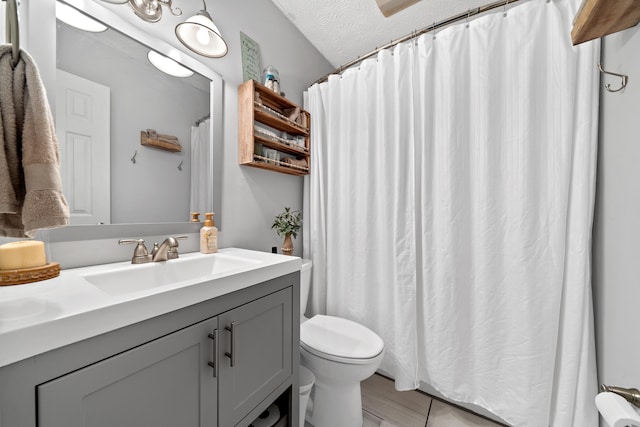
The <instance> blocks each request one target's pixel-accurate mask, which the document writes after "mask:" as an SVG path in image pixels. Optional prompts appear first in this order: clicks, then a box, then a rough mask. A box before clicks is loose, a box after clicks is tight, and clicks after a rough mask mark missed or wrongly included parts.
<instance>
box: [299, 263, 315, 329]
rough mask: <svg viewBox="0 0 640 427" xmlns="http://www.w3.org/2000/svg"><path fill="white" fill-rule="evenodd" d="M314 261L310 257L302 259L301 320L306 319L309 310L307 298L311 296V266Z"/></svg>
mask: <svg viewBox="0 0 640 427" xmlns="http://www.w3.org/2000/svg"><path fill="white" fill-rule="evenodd" d="M312 265H313V263H312V262H311V260H310V259H303V260H302V267H300V320H301V321H302V320H303V319H304V312H305V311H306V310H307V299H308V298H309V289H311V266H312Z"/></svg>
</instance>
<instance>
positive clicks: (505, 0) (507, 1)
mask: <svg viewBox="0 0 640 427" xmlns="http://www.w3.org/2000/svg"><path fill="white" fill-rule="evenodd" d="M519 1H521V0H500V1H497V2H494V3H489V4H487V5H484V6H480V7H476V8H474V9H469V10H468V11H467V12H464V13H460V14H458V15H454V16H451V17H449V18H447V19H445V20H442V21H440V22H434V23H433V24H432V25H430V26H428V27H425V28H423V29H421V30H417V31H413V32H412V33H411V34H407V35H406V36H403V37H400V38H399V39H396V40H392V41H390V42H389V43H387V44H385V45H384V46H380V47H377V48H375V49H374V50H372V51H371V52H369V53H367V54H365V55H363V56H359V57H357V58H356V59H354V60H352V61H350V62H347V63H346V64H343V65H341V66H340V67H339V68H336V69H335V70H333V71H332V72H330V73H329V74H327V75H325V76H323V77H320V78H319V79H318V80H316V81H315V82H313V84H312V85H311V86H313V85H314V84H316V83H323V82H326V81H327V80H328V79H329V76H331V75H333V74H340V73H342V72H343V71H344V70H346V69H348V68H351V67H353V66H354V65H356V64H359V63H360V62H362V61H364V60H365V59H367V58H370V57H372V56H373V55H375V54H377V53H378V52H380V51H381V50H385V49H389V48H390V47H393V46H395V45H397V44H399V43H403V42H406V41H407V40H411V39H414V38H416V37H419V36H421V35H423V34H425V33H428V32H430V31H435V30H438V29H440V28H442V27H446V26H447V25H451V24H453V23H456V22H459V21H462V20H465V19H469V18H471V17H472V16H476V15H480V14H481V13H485V12H488V11H490V10H493V9H497V8H499V7H504V8H505V11H506V8H507V6H508V5H509V4H510V3H517V2H519Z"/></svg>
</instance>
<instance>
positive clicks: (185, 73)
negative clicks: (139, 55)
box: [147, 50, 193, 77]
mask: <svg viewBox="0 0 640 427" xmlns="http://www.w3.org/2000/svg"><path fill="white" fill-rule="evenodd" d="M147 58H149V62H151V64H153V66H154V67H156V68H157V69H158V70H160V71H162V72H163V73H166V74H169V75H171V76H174V77H191V76H192V75H193V71H191V70H190V69H188V68H186V67H184V66H182V65H180V64H178V63H177V62H176V61H174V60H173V59H171V58H169V57H167V56H164V55H161V54H159V53H158V52H156V51H155V50H150V51H149V53H147Z"/></svg>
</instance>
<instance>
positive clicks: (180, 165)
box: [178, 160, 184, 171]
mask: <svg viewBox="0 0 640 427" xmlns="http://www.w3.org/2000/svg"><path fill="white" fill-rule="evenodd" d="M183 162H184V160H180V164H179V165H178V170H179V171H181V170H182V163H183Z"/></svg>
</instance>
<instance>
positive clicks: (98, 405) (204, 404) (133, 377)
mask: <svg viewBox="0 0 640 427" xmlns="http://www.w3.org/2000/svg"><path fill="white" fill-rule="evenodd" d="M216 328H217V318H213V319H209V320H207V321H204V322H200V323H198V324H196V325H193V326H190V327H188V328H185V329H182V330H180V331H178V332H174V333H172V334H170V335H167V336H165V337H163V338H159V339H157V340H155V341H151V342H150V343H147V344H144V345H141V346H140V347H136V348H134V349H131V350H129V351H126V352H124V353H121V354H119V355H117V356H113V357H110V358H108V359H106V360H104V361H102V362H98V363H96V364H93V365H90V366H88V367H86V368H83V369H80V370H78V371H76V372H73V373H70V374H67V375H65V376H63V377H61V378H58V379H55V380H53V381H49V382H47V383H45V384H42V385H40V386H38V387H37V394H38V426H39V427H63V426H78V427H80V426H92V427H113V426H122V427H126V426H131V427H133V426H140V427H144V426H148V427H159V426H167V427H170V426H183V427H199V426H215V425H216V419H217V415H216V409H217V408H216V395H217V381H216V378H214V377H213V375H212V371H213V369H212V368H211V367H210V366H209V365H208V362H209V361H212V357H213V354H212V351H213V350H212V349H213V348H214V344H213V342H212V340H211V339H209V338H208V334H211V333H212V332H213V331H214V330H215V329H216Z"/></svg>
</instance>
